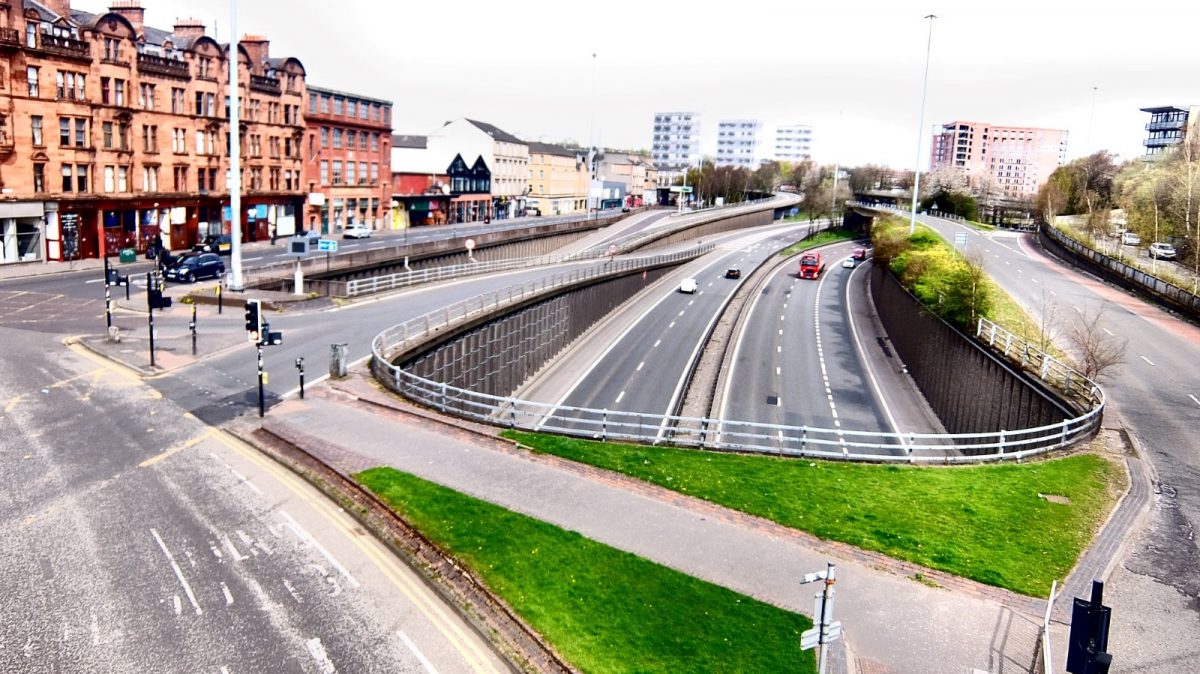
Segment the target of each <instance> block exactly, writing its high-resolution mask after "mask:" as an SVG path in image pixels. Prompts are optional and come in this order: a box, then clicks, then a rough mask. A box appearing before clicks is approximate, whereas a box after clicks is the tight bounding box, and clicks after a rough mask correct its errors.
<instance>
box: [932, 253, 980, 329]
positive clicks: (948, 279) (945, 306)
mask: <svg viewBox="0 0 1200 674" xmlns="http://www.w3.org/2000/svg"><path fill="white" fill-rule="evenodd" d="M942 293H943V301H942V317H943V318H945V319H946V320H947V321H949V322H950V323H952V324H954V325H957V326H960V327H963V328H966V329H974V327H975V325H976V323H978V321H979V319H980V318H981V317H983V316H987V315H988V314H989V313H990V312H991V310H992V304H993V300H992V286H991V283H990V282H989V281H988V276H987V272H985V271H984V269H983V258H982V256H981V255H980V254H979V253H977V252H976V253H971V254H969V255H964V256H963V257H961V258H960V259H959V260H958V261H957V262H956V263H955V264H954V266H953V267H952V268H951V269H950V271H949V273H947V274H946V276H945V286H944V289H943V290H942Z"/></svg>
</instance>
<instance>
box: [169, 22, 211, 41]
mask: <svg viewBox="0 0 1200 674" xmlns="http://www.w3.org/2000/svg"><path fill="white" fill-rule="evenodd" d="M173 32H174V33H175V34H176V35H178V36H179V37H193V38H194V37H203V36H204V22H203V21H201V20H200V19H175V28H174V31H173Z"/></svg>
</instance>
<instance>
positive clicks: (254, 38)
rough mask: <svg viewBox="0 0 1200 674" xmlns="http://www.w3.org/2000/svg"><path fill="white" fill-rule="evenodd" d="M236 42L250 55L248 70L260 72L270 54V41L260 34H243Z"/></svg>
mask: <svg viewBox="0 0 1200 674" xmlns="http://www.w3.org/2000/svg"><path fill="white" fill-rule="evenodd" d="M238 44H240V45H241V47H242V49H245V50H246V53H247V54H249V55H250V72H252V73H261V72H262V71H263V64H264V63H266V61H267V58H268V57H269V56H270V50H271V41H270V40H268V39H267V38H266V37H264V36H262V35H243V36H242V39H241V40H240V41H239V42H238Z"/></svg>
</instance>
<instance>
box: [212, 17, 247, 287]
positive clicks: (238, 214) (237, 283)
mask: <svg viewBox="0 0 1200 674" xmlns="http://www.w3.org/2000/svg"><path fill="white" fill-rule="evenodd" d="M240 63H241V59H239V58H238V35H237V0H229V220H230V236H229V241H230V251H229V255H230V265H229V266H230V267H231V268H232V271H233V279H232V280H231V282H230V283H229V288H230V289H231V290H242V289H243V288H245V287H246V286H245V283H244V282H243V280H242V137H241V133H240V128H239V127H240V126H241V120H240V119H239V117H240V115H239V114H238V113H239V110H238V70H239V69H238V66H239V65H240ZM210 187H211V186H210Z"/></svg>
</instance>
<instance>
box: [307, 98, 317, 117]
mask: <svg viewBox="0 0 1200 674" xmlns="http://www.w3.org/2000/svg"><path fill="white" fill-rule="evenodd" d="M308 114H310V115H315V114H317V97H316V96H314V95H312V94H309V95H308Z"/></svg>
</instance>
